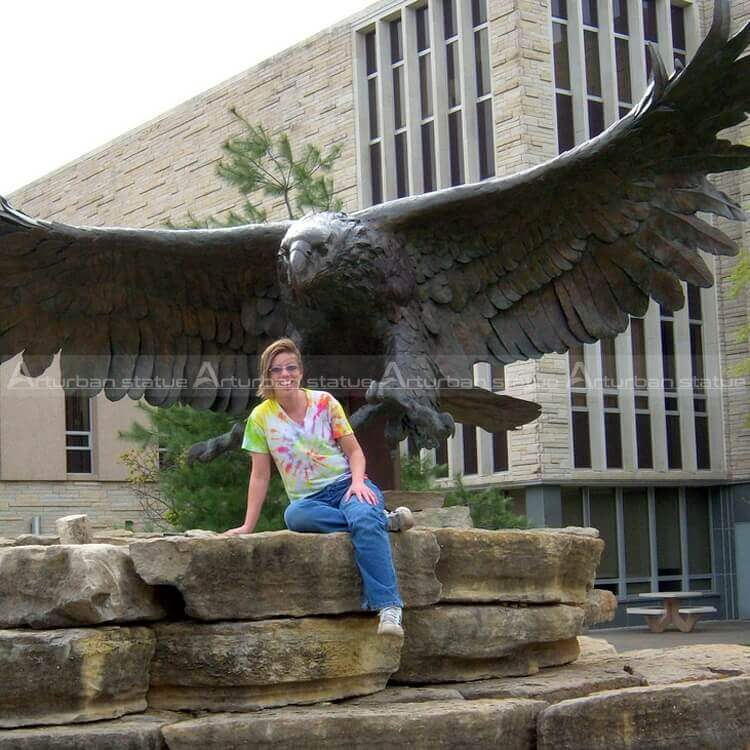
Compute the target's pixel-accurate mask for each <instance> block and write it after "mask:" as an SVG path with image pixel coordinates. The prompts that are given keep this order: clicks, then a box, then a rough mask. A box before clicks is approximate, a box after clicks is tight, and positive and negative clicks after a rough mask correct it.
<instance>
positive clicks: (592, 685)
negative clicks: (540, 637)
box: [386, 661, 646, 703]
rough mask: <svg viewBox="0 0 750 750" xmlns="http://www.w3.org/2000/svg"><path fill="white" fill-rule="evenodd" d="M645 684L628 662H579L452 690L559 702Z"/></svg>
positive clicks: (476, 695) (477, 695)
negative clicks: (629, 666)
mask: <svg viewBox="0 0 750 750" xmlns="http://www.w3.org/2000/svg"><path fill="white" fill-rule="evenodd" d="M645 684H646V681H645V679H644V678H643V677H641V676H639V675H633V674H630V673H629V672H627V671H626V670H625V665H624V663H603V664H596V663H595V664H586V663H582V662H578V661H576V662H574V663H573V664H566V665H565V666H562V667H549V668H547V669H542V670H541V671H540V672H539V673H538V674H535V675H533V676H530V677H525V678H524V679H519V678H518V677H500V678H497V679H493V680H477V681H474V682H460V683H457V684H454V685H450V687H452V688H453V689H455V690H457V691H458V692H459V693H460V694H461V696H462V697H463V698H465V699H466V700H477V699H479V698H494V699H500V698H528V699H533V700H543V701H546V702H547V703H559V702H560V701H564V700H569V699H571V698H580V697H582V696H586V695H591V694H592V693H599V692H601V691H603V690H619V689H622V688H630V687H641V686H643V685H645ZM433 689H434V690H437V689H438V688H437V687H435V688H433ZM386 692H387V691H386Z"/></svg>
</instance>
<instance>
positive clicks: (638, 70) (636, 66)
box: [627, 0, 647, 104]
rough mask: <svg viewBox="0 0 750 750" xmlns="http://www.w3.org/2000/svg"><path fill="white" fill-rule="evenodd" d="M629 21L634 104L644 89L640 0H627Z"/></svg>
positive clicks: (643, 53)
mask: <svg viewBox="0 0 750 750" xmlns="http://www.w3.org/2000/svg"><path fill="white" fill-rule="evenodd" d="M627 3H628V20H629V22H630V81H631V86H632V97H633V98H632V102H633V104H635V102H637V101H638V100H639V99H640V98H641V97H642V96H643V94H644V92H645V91H646V85H647V81H646V53H645V49H644V47H643V36H644V35H643V7H642V4H641V0H627Z"/></svg>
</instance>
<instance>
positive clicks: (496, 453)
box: [490, 364, 510, 473]
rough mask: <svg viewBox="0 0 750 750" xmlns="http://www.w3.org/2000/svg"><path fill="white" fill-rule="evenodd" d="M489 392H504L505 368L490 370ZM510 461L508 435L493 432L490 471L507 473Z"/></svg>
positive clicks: (498, 365) (500, 366)
mask: <svg viewBox="0 0 750 750" xmlns="http://www.w3.org/2000/svg"><path fill="white" fill-rule="evenodd" d="M490 378H491V383H490V390H492V391H493V392H494V393H497V392H498V391H504V390H505V367H504V365H502V364H494V365H492V366H491V368H490ZM509 465H510V461H509V458H508V433H507V432H495V433H493V434H492V471H493V473H497V472H499V471H508V468H509Z"/></svg>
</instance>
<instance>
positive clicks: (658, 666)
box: [602, 644, 750, 685]
mask: <svg viewBox="0 0 750 750" xmlns="http://www.w3.org/2000/svg"><path fill="white" fill-rule="evenodd" d="M617 661H618V662H623V663H625V664H627V667H628V669H629V670H632V671H633V673H634V674H638V675H641V676H642V677H643V678H644V679H645V680H646V682H647V683H648V684H649V685H668V684H671V683H675V682H692V681H696V680H715V679H722V678H725V677H739V676H742V675H750V647H748V646H740V645H735V644H709V645H695V646H676V647H674V648H665V649H656V648H652V649H643V650H641V651H626V652H625V653H623V654H620V655H619V656H618V657H617ZM602 663H603V664H605V663H606V662H602Z"/></svg>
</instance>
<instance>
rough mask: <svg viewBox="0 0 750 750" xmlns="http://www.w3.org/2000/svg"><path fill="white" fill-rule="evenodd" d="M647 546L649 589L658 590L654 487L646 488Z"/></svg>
mask: <svg viewBox="0 0 750 750" xmlns="http://www.w3.org/2000/svg"><path fill="white" fill-rule="evenodd" d="M648 546H649V552H650V555H651V591H658V590H659V560H658V551H657V548H656V499H655V496H654V488H653V487H649V488H648Z"/></svg>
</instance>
